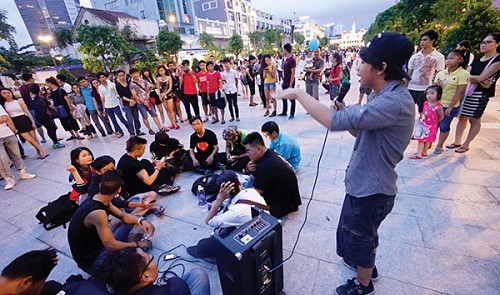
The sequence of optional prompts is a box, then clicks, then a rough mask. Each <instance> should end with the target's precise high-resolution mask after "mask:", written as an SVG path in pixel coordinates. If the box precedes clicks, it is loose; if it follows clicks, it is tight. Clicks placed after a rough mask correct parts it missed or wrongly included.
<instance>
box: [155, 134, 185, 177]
mask: <svg viewBox="0 0 500 295" xmlns="http://www.w3.org/2000/svg"><path fill="white" fill-rule="evenodd" d="M149 151H150V153H151V156H152V158H153V160H161V159H163V158H166V160H167V164H166V165H165V169H167V170H169V171H170V173H172V174H177V173H180V172H182V170H183V166H184V162H183V159H184V157H189V156H188V155H187V151H186V150H185V149H184V145H183V144H182V143H180V142H179V141H178V140H177V139H175V138H172V137H170V136H168V134H167V133H166V132H164V131H160V132H156V134H155V141H153V142H152V143H151V145H150V146H149Z"/></svg>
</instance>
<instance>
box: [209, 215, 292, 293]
mask: <svg viewBox="0 0 500 295" xmlns="http://www.w3.org/2000/svg"><path fill="white" fill-rule="evenodd" d="M252 215H253V216H254V218H253V219H252V220H251V221H249V222H247V223H245V224H243V225H242V226H240V227H238V228H237V229H235V230H234V231H232V232H231V233H229V234H228V235H226V236H222V235H219V234H214V235H213V236H212V238H213V239H214V240H215V244H216V245H217V249H216V250H217V254H216V259H217V269H218V271H219V277H220V282H221V286H222V291H223V294H224V295H256V294H258V295H284V294H285V292H283V266H281V267H279V268H277V269H276V270H274V271H273V272H271V270H272V269H274V268H275V267H276V266H278V265H280V264H281V263H282V262H283V241H282V228H281V220H278V219H276V218H275V217H273V216H271V215H269V214H267V213H266V212H264V211H262V210H260V209H257V208H255V207H252Z"/></svg>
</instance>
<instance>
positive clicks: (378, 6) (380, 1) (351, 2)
mask: <svg viewBox="0 0 500 295" xmlns="http://www.w3.org/2000/svg"><path fill="white" fill-rule="evenodd" d="M1 2H2V9H4V10H6V11H7V18H8V19H7V21H8V23H9V24H11V25H13V26H14V27H15V28H16V34H15V39H16V42H17V43H18V45H19V46H24V45H27V44H30V43H32V41H31V39H30V36H29V34H28V31H27V30H26V27H25V26H24V23H23V20H22V19H21V15H20V14H19V11H18V10H17V7H16V4H15V2H14V0H2V1H1ZM80 2H81V4H82V6H87V7H90V6H91V5H90V0H81V1H80ZM251 2H252V4H253V6H254V7H255V8H257V9H259V10H263V11H266V12H268V13H271V14H273V15H276V16H278V17H280V18H294V17H299V16H304V15H308V16H310V17H311V18H313V19H314V20H316V23H317V24H319V25H323V24H326V23H332V22H333V23H342V24H343V25H345V26H346V28H347V29H350V28H351V25H352V22H353V20H354V18H355V17H356V27H357V29H360V28H368V27H369V26H370V24H371V23H372V22H373V21H374V20H375V17H376V16H377V14H378V13H379V12H381V11H384V10H385V9H387V8H389V7H390V6H391V5H393V4H394V3H395V0H343V1H339V0H285V1H269V0H252V1H251ZM283 3H286V4H283ZM294 13H295V14H294ZM0 46H7V43H6V42H5V41H2V42H0Z"/></svg>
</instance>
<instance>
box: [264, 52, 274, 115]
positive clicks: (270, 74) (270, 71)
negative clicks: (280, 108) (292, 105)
mask: <svg viewBox="0 0 500 295" xmlns="http://www.w3.org/2000/svg"><path fill="white" fill-rule="evenodd" d="M263 66H264V70H263V75H264V93H265V95H266V99H267V103H266V113H265V114H264V117H265V116H268V115H269V109H270V108H271V102H272V103H273V113H272V114H271V115H269V117H274V116H276V108H277V105H276V98H275V97H274V92H275V91H276V66H275V65H274V63H273V62H272V60H271V56H270V55H269V54H266V55H264V64H263Z"/></svg>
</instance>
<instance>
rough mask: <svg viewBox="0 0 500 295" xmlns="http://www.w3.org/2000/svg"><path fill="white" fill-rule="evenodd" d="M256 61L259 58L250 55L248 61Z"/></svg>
mask: <svg viewBox="0 0 500 295" xmlns="http://www.w3.org/2000/svg"><path fill="white" fill-rule="evenodd" d="M254 59H257V58H256V57H255V55H250V56H249V57H248V61H251V60H254Z"/></svg>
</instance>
